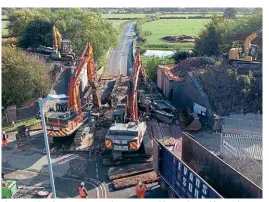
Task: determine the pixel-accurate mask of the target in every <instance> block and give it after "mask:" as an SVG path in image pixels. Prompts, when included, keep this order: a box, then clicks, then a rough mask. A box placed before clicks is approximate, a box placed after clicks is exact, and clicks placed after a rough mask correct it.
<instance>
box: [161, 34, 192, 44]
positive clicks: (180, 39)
mask: <svg viewBox="0 0 269 202" xmlns="http://www.w3.org/2000/svg"><path fill="white" fill-rule="evenodd" d="M161 39H162V40H164V41H165V42H169V43H193V42H194V41H195V39H194V38H193V37H192V36H186V35H180V36H165V37H163V38H161Z"/></svg>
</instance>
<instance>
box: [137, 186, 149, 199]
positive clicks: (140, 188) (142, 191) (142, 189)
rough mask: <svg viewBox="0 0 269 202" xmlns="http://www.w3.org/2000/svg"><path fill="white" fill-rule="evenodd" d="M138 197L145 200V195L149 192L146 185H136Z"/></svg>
mask: <svg viewBox="0 0 269 202" xmlns="http://www.w3.org/2000/svg"><path fill="white" fill-rule="evenodd" d="M135 191H136V195H137V196H138V198H145V193H146V191H147V186H146V185H145V184H142V185H139V184H138V185H136V190H135Z"/></svg>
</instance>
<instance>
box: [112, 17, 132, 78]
mask: <svg viewBox="0 0 269 202" xmlns="http://www.w3.org/2000/svg"><path fill="white" fill-rule="evenodd" d="M134 31H135V23H133V22H131V23H128V24H127V25H126V26H125V28H124V29H123V31H122V33H121V38H120V43H119V45H118V47H116V48H115V49H113V50H112V52H111V54H110V56H109V60H108V68H107V73H108V74H112V75H120V74H124V75H127V58H128V53H129V44H130V42H132V39H133V36H134V35H135V32H134Z"/></svg>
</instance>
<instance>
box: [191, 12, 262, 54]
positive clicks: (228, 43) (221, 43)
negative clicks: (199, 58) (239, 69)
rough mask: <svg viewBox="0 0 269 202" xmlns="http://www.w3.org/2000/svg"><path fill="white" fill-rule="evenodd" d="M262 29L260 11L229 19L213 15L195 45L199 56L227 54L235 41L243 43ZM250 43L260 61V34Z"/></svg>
mask: <svg viewBox="0 0 269 202" xmlns="http://www.w3.org/2000/svg"><path fill="white" fill-rule="evenodd" d="M261 27H262V9H258V10H256V12H255V13H254V14H253V15H249V16H244V17H242V18H231V17H227V15H224V16H217V15H214V16H213V17H212V20H211V21H210V22H209V23H208V24H206V25H205V28H204V29H203V30H202V31H201V32H200V34H199V36H198V38H197V40H196V45H195V51H196V52H197V53H198V54H199V55H208V56H211V55H220V54H222V53H228V52H229V50H230V49H231V48H232V47H233V45H234V42H235V41H244V40H245V38H246V37H247V36H248V35H250V34H251V33H253V32H255V31H257V30H258V29H259V28H261ZM252 43H255V44H257V45H258V50H259V54H258V59H262V54H261V53H262V34H260V35H259V36H258V37H257V38H256V39H255V40H254V41H253V42H252Z"/></svg>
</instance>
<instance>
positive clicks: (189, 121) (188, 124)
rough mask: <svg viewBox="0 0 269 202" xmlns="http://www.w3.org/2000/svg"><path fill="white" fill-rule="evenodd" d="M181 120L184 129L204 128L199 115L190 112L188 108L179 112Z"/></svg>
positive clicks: (195, 129)
mask: <svg viewBox="0 0 269 202" xmlns="http://www.w3.org/2000/svg"><path fill="white" fill-rule="evenodd" d="M179 120H180V122H181V123H182V125H183V130H184V131H197V130H200V129H201V128H202V124H201V122H200V121H199V117H197V116H196V115H194V114H192V113H189V112H188V111H187V110H183V111H180V112H179Z"/></svg>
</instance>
